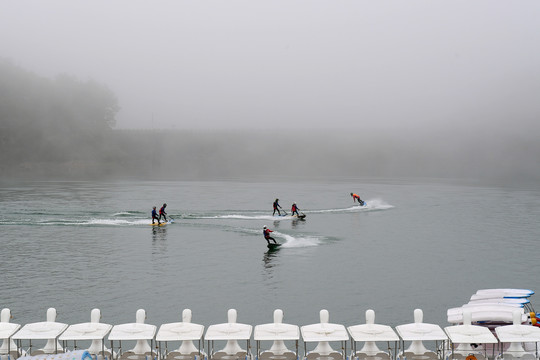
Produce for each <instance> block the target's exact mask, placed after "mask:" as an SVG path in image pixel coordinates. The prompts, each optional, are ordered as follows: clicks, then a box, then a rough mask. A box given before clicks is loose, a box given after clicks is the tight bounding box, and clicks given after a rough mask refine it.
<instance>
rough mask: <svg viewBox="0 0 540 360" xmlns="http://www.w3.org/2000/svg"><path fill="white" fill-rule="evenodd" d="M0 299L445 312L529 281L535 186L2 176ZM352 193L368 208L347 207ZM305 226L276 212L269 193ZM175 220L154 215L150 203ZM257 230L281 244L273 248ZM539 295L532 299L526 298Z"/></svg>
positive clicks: (73, 316)
mask: <svg viewBox="0 0 540 360" xmlns="http://www.w3.org/2000/svg"><path fill="white" fill-rule="evenodd" d="M0 186H1V187H0V214H1V215H0V234H1V244H2V249H3V251H2V254H3V256H2V261H1V262H0V273H1V277H2V278H1V279H2V286H1V288H0V307H9V308H11V310H12V312H13V314H14V317H15V318H14V320H13V321H14V322H17V323H20V324H25V323H29V322H36V321H44V320H45V311H46V309H47V308H48V307H55V308H57V310H58V312H59V315H58V317H57V321H60V322H65V323H77V322H85V321H88V320H89V316H90V310H91V309H92V308H95V307H98V308H100V309H101V311H102V314H103V317H102V321H103V322H107V323H111V324H119V323H124V322H133V321H134V320H135V311H136V310H137V309H139V308H144V309H146V311H147V322H148V323H151V324H155V325H160V324H162V323H167V322H174V321H179V319H180V314H181V312H182V309H184V308H190V309H192V311H193V322H197V323H201V324H204V325H207V326H208V325H210V324H216V323H221V322H225V321H226V312H227V309H229V308H236V309H237V310H238V321H239V322H242V323H249V324H252V325H256V324H262V323H267V322H270V321H272V312H273V310H274V309H276V308H281V309H283V310H284V312H285V321H286V322H289V323H293V324H297V325H305V324H311V323H315V322H318V312H319V310H320V309H323V308H326V309H328V310H329V311H330V321H331V322H334V323H342V324H344V325H346V326H349V325H355V324H358V323H363V322H364V321H365V318H364V312H365V310H367V309H369V308H372V309H374V310H375V311H376V316H377V318H376V321H377V322H378V323H383V324H388V325H392V326H395V325H399V324H403V323H409V322H412V321H413V315H412V313H413V310H414V309H415V308H422V309H423V310H424V321H426V322H432V323H438V324H439V325H441V326H446V325H447V323H446V310H447V309H448V308H451V307H456V306H460V305H461V304H463V303H465V302H467V301H468V298H469V297H470V295H471V294H472V293H474V292H475V291H476V290H477V289H480V288H490V287H496V288H499V287H517V288H530V289H533V290H540V286H539V285H540V284H539V280H538V278H537V277H536V276H537V274H538V273H539V270H540V255H539V254H540V252H539V246H538V241H539V240H540V223H539V219H540V206H539V204H540V191H539V189H523V188H496V187H487V186H478V185H475V186H472V185H467V184H460V183H457V184H456V183H450V182H442V181H437V182H436V181H430V182H428V181H410V180H407V181H406V180H403V181H395V180H394V181H373V180H371V181H341V182H311V183H288V182H274V183H247V182H233V181H230V182H226V181H223V182H107V183H105V182H27V183H19V184H16V185H14V184H5V183H4V184H2V185H0ZM351 191H354V192H357V193H359V194H360V195H361V197H362V198H363V199H365V200H366V201H367V203H368V206H367V207H365V208H359V207H353V206H352V199H351V197H350V196H349V193H350V192H351ZM276 197H278V198H279V199H280V203H281V205H282V206H283V207H284V208H285V209H287V210H288V211H289V210H290V205H291V204H292V202H293V201H295V202H297V204H298V206H299V207H300V209H301V210H302V211H303V212H304V213H305V214H306V215H307V218H306V220H305V221H294V220H292V219H291V218H288V217H284V218H273V217H272V216H271V210H272V209H271V205H272V201H273V200H274V198H276ZM163 202H167V203H168V208H167V209H168V213H169V215H171V216H172V218H174V219H175V222H174V223H173V224H170V225H167V226H166V227H161V228H153V227H152V226H150V225H149V223H150V220H149V214H150V211H151V207H152V205H156V206H158V208H159V205H161V204H162V203H163ZM263 225H267V226H269V227H270V228H271V229H272V230H275V232H274V234H275V237H276V239H277V240H278V241H280V242H282V243H284V245H283V246H282V248H281V249H280V250H278V251H275V252H268V251H267V248H266V245H265V244H266V243H265V240H264V239H263V237H262V235H261V229H262V226H263ZM532 300H533V304H534V300H535V299H534V297H533V299H532Z"/></svg>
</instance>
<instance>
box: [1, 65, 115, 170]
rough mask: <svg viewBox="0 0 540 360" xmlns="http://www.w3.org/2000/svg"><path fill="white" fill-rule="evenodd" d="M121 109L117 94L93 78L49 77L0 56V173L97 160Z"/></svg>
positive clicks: (42, 168)
mask: <svg viewBox="0 0 540 360" xmlns="http://www.w3.org/2000/svg"><path fill="white" fill-rule="evenodd" d="M118 110H119V106H118V102H117V99H116V96H115V94H114V93H113V92H112V91H110V90H109V89H108V88H107V87H106V86H104V85H102V84H99V83H97V82H95V81H84V82H83V81H80V80H78V79H76V78H74V77H71V76H68V75H60V76H58V77H56V78H55V79H47V78H43V77H39V76H37V75H35V74H33V73H30V72H28V71H26V70H23V69H21V68H20V67H17V66H15V65H13V64H12V63H10V62H9V61H7V60H0V166H1V169H2V174H3V175H8V174H10V173H14V174H17V173H18V172H19V171H20V170H24V169H27V170H29V171H30V170H36V171H37V172H43V173H44V174H47V173H48V172H49V170H48V169H47V165H50V169H51V170H52V171H54V170H53V169H54V168H55V166H54V165H55V164H62V163H64V164H65V163H68V162H72V163H74V162H78V161H79V162H80V161H82V162H84V161H88V160H92V161H93V160H96V157H97V160H99V157H100V156H102V155H103V154H102V152H101V151H99V149H100V147H101V146H103V144H104V142H106V141H108V137H109V136H110V135H111V131H112V128H113V127H114V126H115V116H116V113H117V112H118ZM58 169H59V168H57V170H58ZM52 171H51V172H52Z"/></svg>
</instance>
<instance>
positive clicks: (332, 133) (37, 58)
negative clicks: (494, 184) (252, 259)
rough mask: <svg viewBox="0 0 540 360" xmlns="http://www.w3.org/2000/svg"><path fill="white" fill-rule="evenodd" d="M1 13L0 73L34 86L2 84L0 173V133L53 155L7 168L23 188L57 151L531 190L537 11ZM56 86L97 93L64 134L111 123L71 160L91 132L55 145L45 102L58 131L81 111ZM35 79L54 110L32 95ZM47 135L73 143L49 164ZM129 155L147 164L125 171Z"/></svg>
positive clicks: (306, 0) (196, 172)
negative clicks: (3, 66) (31, 134)
mask: <svg viewBox="0 0 540 360" xmlns="http://www.w3.org/2000/svg"><path fill="white" fill-rule="evenodd" d="M0 9H1V11H0V45H1V46H0V58H2V59H7V61H8V62H9V63H10V64H11V65H10V66H13V67H14V68H15V69H18V70H13V68H11V67H10V69H11V70H7V71H6V72H4V73H3V76H7V75H6V74H8V73H12V72H13V71H14V72H17V71H21V70H23V71H28V72H29V74H30V75H27V76H29V77H35V78H36V79H41V80H32V84H33V85H29V84H30V83H28V84H27V87H26V88H24V89H22V90H21V91H22V92H17V91H12V90H13V87H14V86H16V85H9V84H7V83H6V81H5V78H2V79H0V81H2V82H3V87H2V89H3V91H4V92H3V93H0V96H3V97H4V98H3V99H0V100H2V102H1V103H0V106H1V107H3V108H0V115H1V116H2V118H0V121H2V123H0V126H1V128H2V129H3V132H4V134H3V136H2V139H3V140H2V146H3V148H5V147H7V146H9V147H10V149H11V152H10V153H9V155H6V154H4V155H3V158H2V159H3V160H2V164H0V165H1V166H3V168H2V169H3V170H4V171H2V175H3V176H6V174H7V170H6V166H8V165H6V164H9V166H10V169H13V162H10V161H12V159H11V156H12V155H11V154H12V153H18V152H19V151H22V150H21V149H19V148H18V147H19V146H22V144H21V143H20V141H19V140H17V141H15V140H14V139H15V138H14V137H13V136H12V135H10V134H11V133H8V130H6V129H7V128H8V125H7V124H9V129H11V128H12V127H11V125H13V124H15V123H18V124H19V126H20V127H24V131H23V132H26V131H27V129H29V128H32V127H33V128H36V129H38V128H39V129H42V130H43V131H41V130H40V131H41V132H40V133H39V134H38V135H35V136H42V137H44V140H43V143H44V144H48V145H43V146H42V150H41V151H38V153H39V154H40V156H37V155H35V152H34V158H31V157H30V156H28V157H22V158H20V159H19V162H18V164H20V163H21V162H24V163H25V166H23V168H24V169H21V166H19V165H17V171H9V172H13V173H18V174H19V175H24V174H43V175H50V172H51V171H50V167H49V166H44V163H45V160H44V159H46V158H47V155H48V154H49V151H50V152H51V153H55V152H56V154H57V155H58V153H61V154H63V156H64V158H60V157H59V156H56V155H55V156H53V158H54V159H55V160H54V161H55V166H59V168H58V169H61V170H59V171H60V172H61V173H62V174H71V173H72V174H73V175H74V176H80V177H84V176H90V175H94V176H97V177H99V176H101V175H104V174H109V175H110V174H111V173H116V172H117V173H118V174H117V175H118V176H122V175H125V176H162V177H166V178H177V177H188V178H215V177H226V176H234V175H235V174H244V175H245V176H249V175H257V176H263V177H264V176H265V174H267V170H264V168H265V166H266V164H268V165H269V166H271V167H272V168H273V170H272V171H268V174H267V175H268V176H269V175H270V174H276V173H278V174H282V175H283V176H285V175H287V174H288V175H290V176H300V175H302V176H310V177H316V176H322V175H328V174H330V175H334V176H338V177H339V176H430V177H473V178H477V177H480V178H486V179H497V180H500V181H503V182H508V183H511V182H513V181H518V180H519V181H521V180H525V181H537V180H539V179H540V160H538V159H540V151H539V145H537V141H536V139H537V138H538V134H540V101H539V99H540V66H539V64H540V46H538V44H540V21H538V19H540V2H538V1H536V0H525V1H519V2H512V1H503V0H480V1H469V0H457V1H430V0H424V1H418V0H410V1H402V2H383V1H372V0H344V1H330V0H326V1H321V0H301V1H300V0H299V1H294V0H293V1H289V0H288V1H284V0H283V1H282V0H261V1H253V0H227V1H218V0H211V1H207V0H198V1H172V0H171V1H159V2H154V1H133V0H119V1H105V0H96V1H72V0H48V1H39V0H33V1H30V0H18V1H8V0H0ZM62 74H67V76H68V77H71V78H72V79H75V80H73V81H72V83H74V84H76V85H73V86H75V87H80V89H84V90H82V91H83V92H85V91H90V90H89V89H90V88H92V89H97V90H96V92H95V93H93V94H94V95H95V97H94V98H92V99H93V100H92V101H91V103H92V106H87V108H86V109H85V110H83V111H81V113H83V114H85V115H84V116H83V115H79V117H88V118H92V117H94V118H93V120H92V119H90V120H83V121H78V122H77V121H74V122H75V123H78V124H79V125H80V124H82V123H83V122H85V121H87V122H88V123H92V121H94V122H96V121H98V122H99V123H103V121H102V119H101V118H99V117H100V116H103V113H104V112H103V111H105V110H104V109H105V108H108V109H109V110H108V113H107V111H105V113H107V114H108V115H106V116H109V117H110V116H114V119H108V121H106V123H107V124H108V125H109V126H111V125H113V127H112V130H111V131H107V130H104V129H100V130H99V131H98V132H97V133H96V132H94V134H93V135H92V136H94V137H93V138H88V137H86V138H85V140H84V141H83V142H82V143H88V145H87V146H86V149H85V150H84V151H78V150H76V148H77V146H80V144H81V141H78V140H73V134H75V133H77V134H79V133H85V134H86V133H88V131H89V130H88V129H89V128H88V127H84V126H83V127H81V126H79V125H78V126H73V129H71V130H70V132H68V133H64V132H61V133H62V134H63V135H62V136H58V132H59V131H60V130H57V131H51V130H50V129H51V126H52V125H50V124H51V122H52V123H54V122H55V121H54V117H55V116H57V115H58V114H57V115H54V114H56V113H55V112H51V111H50V109H51V108H53V106H51V105H50V104H51V102H54V103H55V104H56V105H58V103H59V102H61V103H62V102H63V103H64V105H65V106H60V108H62V109H63V110H62V111H63V112H61V113H62V114H63V115H62V116H64V117H65V118H66V119H67V118H72V117H76V116H75V115H73V114H75V113H77V111H76V110H75V106H78V105H74V103H73V101H72V100H69V99H67V98H66V97H63V98H62V95H61V94H65V92H64V90H59V89H64V88H63V87H62V85H61V82H59V81H58V77H59V76H66V75H62ZM17 76H21V75H17ZM44 82H45V83H47V84H48V85H43V86H44V88H43V89H44V90H43V91H44V92H47V91H55V92H56V93H57V94H59V97H56V98H53V97H47V98H46V99H45V98H44V97H42V96H41V95H37V94H36V93H38V92H39V87H36V85H35V84H36V83H44ZM15 83H17V82H16V81H15ZM96 84H97V85H96ZM29 89H31V92H32V93H33V95H28V94H27V93H25V91H26V92H28V91H30V90H29ZM53 89H54V90H53ZM13 93H17V94H18V95H17V97H16V98H18V99H20V98H24V97H26V98H27V99H30V100H35V99H38V98H39V99H40V101H39V104H35V103H34V104H33V107H32V109H33V110H32V111H31V112H32V113H33V114H34V115H32V116H30V115H28V114H27V115H24V112H23V111H22V110H21V109H24V108H25V106H27V105H24V104H23V105H21V106H12V102H13V101H15V100H13V99H14V97H9V99H10V100H9V101H8V100H6V99H7V97H6V96H5V94H11V95H12V94H13ZM98 93H99V94H100V95H97V94H98ZM2 94H4V95H2ZM22 94H25V95H22ZM102 95H103V96H102ZM98 98H99V99H98ZM113 98H114V99H113ZM29 102H30V103H33V101H29ZM68 103H69V104H70V105H66V104H68ZM46 104H48V105H46ZM56 105H55V106H56ZM87 105H88V104H87ZM91 107H94V108H93V109H94V110H95V111H94V110H91V109H90V108H91ZM99 107H101V108H100V110H97V108H99ZM56 108H58V106H57V107H56ZM47 109H48V110H47ZM68 109H69V110H68ZM15 114H16V115H15ZM39 114H41V115H39ZM66 114H72V115H66ZM95 117H98V118H99V119H98V120H96V119H95ZM28 118H32V119H33V120H32V121H29V120H28ZM14 119H16V120H17V121H15V120H14ZM24 119H26V120H27V121H26V122H25V121H24ZM19 120H20V121H19ZM65 121H68V122H69V120H65ZM59 124H60V123H58V124H57V126H58V127H59V128H61V129H66V127H67V125H66V124H67V123H61V125H59ZM46 129H49V130H48V131H47V130H46ZM10 131H11V130H10ZM66 131H67V130H66ZM20 133H21V132H18V133H17V134H20ZM52 133H56V134H57V135H56V138H55V139H56V140H52V138H49V136H51V134H52ZM98 133H99V135H97V134H98ZM66 134H67V135H66ZM149 134H152V136H150V135H149ZM156 134H157V135H156ZM21 136H22V135H21ZM25 136H26V135H25ZM8 138H9V139H11V140H9V139H8ZM58 138H63V139H64V140H65V138H71V145H69V144H68V142H66V143H65V144H63V143H62V145H58V147H56V148H55V149H52V148H54V146H52V145H51V143H54V142H55V141H56V142H58V141H59V140H58ZM97 138H99V139H100V140H96V139H97ZM119 138H121V139H122V140H121V141H120V140H118V139H119ZM173 138H174V139H175V140H173ZM25 139H26V138H25ZM179 143H182V144H183V145H182V144H179ZM92 144H94V147H92ZM104 144H107V145H104ZM111 144H114V145H111ZM188 145H189V146H188ZM26 146H28V145H26ZM154 148H158V149H159V150H153V149H154ZM134 149H137V151H135V150H134ZM150 149H152V150H150ZM144 150H146V152H145V151H144ZM179 151H182V154H179V153H178V152H179ZM139 152H140V153H141V154H140V155H141V156H142V158H141V159H146V156H150V158H149V159H150V160H148V161H147V162H148V163H153V165H152V166H150V165H149V167H147V166H146V165H147V164H145V165H144V166H140V165H141V164H138V165H139V166H137V161H136V160H135V157H133V156H131V155H132V154H134V153H137V154H139ZM156 153H157V155H156ZM69 154H72V156H71V157H70V156H69ZM77 154H78V155H77ZM83 154H84V156H83ZM127 154H130V155H129V156H128V155H127ZM201 154H202V155H201ZM128 157H129V159H128ZM82 159H84V160H82ZM90 159H91V161H90ZM152 159H154V160H152ZM156 159H157V160H156ZM195 159H196V160H195ZM81 161H82V163H81ZM74 162H75V163H77V164H78V165H77V166H75V170H73V166H74V165H73V164H74ZM90 162H91V163H92V165H90ZM158 163H159V164H161V165H159V164H158ZM66 164H71V165H66ZM128 164H132V165H128ZM49 165H50V164H49ZM105 165H106V166H105ZM55 166H53V167H52V168H55ZM66 166H67V168H68V169H70V170H69V171H65V169H66ZM141 168H144V169H145V170H141ZM38 169H41V170H39V171H38ZM46 169H49V170H46ZM115 169H116V170H115ZM135 169H138V170H135ZM188 169H189V170H188ZM229 173H230V174H229ZM98 175H99V176H98Z"/></svg>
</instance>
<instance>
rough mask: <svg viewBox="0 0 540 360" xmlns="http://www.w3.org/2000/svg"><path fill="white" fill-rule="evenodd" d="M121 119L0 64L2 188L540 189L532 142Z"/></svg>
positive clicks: (108, 101) (107, 95)
mask: <svg viewBox="0 0 540 360" xmlns="http://www.w3.org/2000/svg"><path fill="white" fill-rule="evenodd" d="M119 109H120V108H119V105H118V101H117V98H116V96H115V94H114V93H113V92H112V91H111V90H110V89H108V88H107V87H106V86H105V85H103V84H99V83H97V82H95V81H80V80H78V79H76V78H74V77H71V76H67V75H61V76H58V77H56V78H54V79H47V78H43V77H39V76H37V75H35V74H33V73H31V72H28V71H26V70H23V69H21V68H20V67H18V66H15V65H13V64H12V63H10V62H9V61H6V60H0V179H4V178H13V179H19V178H23V179H24V178H30V179H48V178H53V179H78V180H80V179H114V178H117V179H118V178H121V179H156V180H158V179H159V180H199V179H203V180H211V179H231V178H232V179H245V180H252V179H259V180H275V179H284V180H287V179H291V180H294V179H317V178H327V177H335V178H338V179H343V178H357V177H385V178H389V177H390V178H391V177H444V178H448V177H450V178H484V179H489V180H496V179H502V180H503V181H507V182H510V181H514V180H515V179H523V180H525V181H532V182H535V181H538V180H540V145H539V144H540V143H539V142H538V141H537V137H536V135H535V134H533V133H532V132H531V134H530V136H521V137H509V136H507V135H505V134H501V133H497V132H493V131H491V132H490V130H489V129H486V130H485V131H484V132H482V134H481V136H482V137H481V138H478V137H477V136H478V135H477V133H475V132H472V131H470V129H456V130H453V132H450V131H448V129H447V130H441V131H438V132H437V131H422V129H415V130H414V131H409V132H408V134H407V136H404V135H403V132H401V131H380V132H376V131H374V130H369V129H363V130H362V131H360V130H358V131H345V130H341V131H340V130H328V131H311V130H309V129H305V130H295V131H286V130H275V131H255V130H245V131H188V130H178V131H171V130H127V129H115V128H114V127H115V123H116V121H115V116H116V114H117V112H118V111H119ZM360 120H361V119H360ZM360 120H359V121H360Z"/></svg>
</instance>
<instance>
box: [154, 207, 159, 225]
mask: <svg viewBox="0 0 540 360" xmlns="http://www.w3.org/2000/svg"><path fill="white" fill-rule="evenodd" d="M154 220H157V223H158V225H159V224H161V222H159V217H158V214H157V211H156V207H155V206H154V207H153V208H152V225H154Z"/></svg>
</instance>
